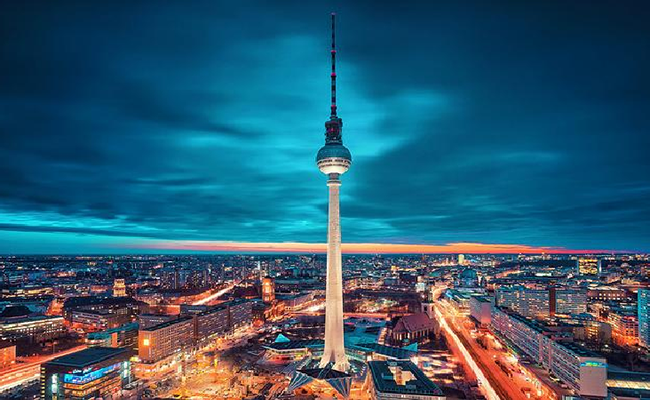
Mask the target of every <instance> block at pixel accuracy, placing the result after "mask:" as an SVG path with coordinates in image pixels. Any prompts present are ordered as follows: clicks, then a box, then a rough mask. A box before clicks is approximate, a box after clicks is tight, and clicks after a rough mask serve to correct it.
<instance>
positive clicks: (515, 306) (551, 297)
mask: <svg viewBox="0 0 650 400" xmlns="http://www.w3.org/2000/svg"><path fill="white" fill-rule="evenodd" d="M495 299H496V304H497V305H498V306H499V307H506V308H509V309H510V310H512V311H514V312H516V313H518V314H521V315H523V316H524V317H527V318H535V319H544V318H548V317H549V316H554V315H556V314H580V313H584V312H587V291H586V290H583V289H571V288H555V287H550V288H548V289H530V288H527V287H523V286H514V287H500V288H498V289H497V290H496V292H495Z"/></svg>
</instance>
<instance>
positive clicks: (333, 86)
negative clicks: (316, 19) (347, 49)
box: [331, 13, 336, 118]
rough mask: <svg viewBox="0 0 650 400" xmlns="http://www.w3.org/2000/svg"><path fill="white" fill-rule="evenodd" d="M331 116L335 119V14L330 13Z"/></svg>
mask: <svg viewBox="0 0 650 400" xmlns="http://www.w3.org/2000/svg"><path fill="white" fill-rule="evenodd" d="M331 53H332V114H331V117H333V118H336V13H332V51H331Z"/></svg>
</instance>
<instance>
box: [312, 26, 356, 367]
mask: <svg viewBox="0 0 650 400" xmlns="http://www.w3.org/2000/svg"><path fill="white" fill-rule="evenodd" d="M334 21H335V15H334V14H332V49H331V56H332V73H331V80H332V82H331V100H332V103H331V107H330V119H329V120H328V121H327V122H325V129H326V132H325V146H323V147H321V149H320V150H319V151H318V154H317V156H316V164H317V165H318V169H319V170H320V171H321V172H322V173H324V174H325V175H327V176H328V181H327V186H328V187H329V211H328V228H327V281H326V288H325V303H326V306H325V349H324V351H323V357H322V359H321V362H320V366H321V368H324V367H326V366H328V365H329V364H330V363H332V364H333V368H334V369H335V370H337V371H347V370H348V367H349V364H348V360H347V356H346V354H345V347H344V344H343V272H342V266H341V264H342V262H341V221H340V215H339V187H340V186H341V180H340V177H341V175H342V174H344V173H345V172H346V171H347V170H348V168H350V164H351V163H352V156H351V155H350V151H349V150H348V149H347V147H345V146H344V145H343V139H342V137H341V128H342V126H343V121H342V120H341V118H339V117H338V115H337V113H336V111H337V106H336V42H335V40H334V39H335V36H334V32H335V31H334Z"/></svg>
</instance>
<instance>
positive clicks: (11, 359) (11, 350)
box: [0, 342, 16, 369]
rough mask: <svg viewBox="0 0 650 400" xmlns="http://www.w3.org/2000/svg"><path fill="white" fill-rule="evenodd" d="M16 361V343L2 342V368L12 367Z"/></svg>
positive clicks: (0, 355)
mask: <svg viewBox="0 0 650 400" xmlns="http://www.w3.org/2000/svg"><path fill="white" fill-rule="evenodd" d="M15 362H16V345H15V344H11V343H9V342H0V369H4V368H7V367H10V366H11V365H12V364H13V363H15Z"/></svg>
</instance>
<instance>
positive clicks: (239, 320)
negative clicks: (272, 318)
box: [222, 299, 254, 331]
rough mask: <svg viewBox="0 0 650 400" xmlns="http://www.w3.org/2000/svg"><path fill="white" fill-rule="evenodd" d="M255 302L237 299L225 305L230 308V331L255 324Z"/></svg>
mask: <svg viewBox="0 0 650 400" xmlns="http://www.w3.org/2000/svg"><path fill="white" fill-rule="evenodd" d="M253 304H254V302H253V301H250V300H245V299H237V300H233V301H229V302H227V303H223V304H222V305H223V306H227V307H228V330H229V331H235V330H237V329H240V328H244V327H247V326H249V325H251V324H252V323H253Z"/></svg>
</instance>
